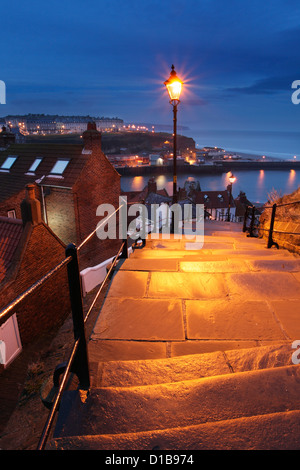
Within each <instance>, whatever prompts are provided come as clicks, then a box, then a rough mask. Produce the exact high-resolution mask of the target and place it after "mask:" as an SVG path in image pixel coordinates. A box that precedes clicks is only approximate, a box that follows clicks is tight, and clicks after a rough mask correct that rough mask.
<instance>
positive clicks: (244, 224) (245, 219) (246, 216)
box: [243, 206, 249, 232]
mask: <svg viewBox="0 0 300 470" xmlns="http://www.w3.org/2000/svg"><path fill="white" fill-rule="evenodd" d="M248 211H249V206H246V210H245V214H244V223H243V232H246V230H247V219H248Z"/></svg>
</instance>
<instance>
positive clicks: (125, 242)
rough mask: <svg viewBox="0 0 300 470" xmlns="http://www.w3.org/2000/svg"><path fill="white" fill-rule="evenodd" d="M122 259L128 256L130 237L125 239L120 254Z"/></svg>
mask: <svg viewBox="0 0 300 470" xmlns="http://www.w3.org/2000/svg"><path fill="white" fill-rule="evenodd" d="M120 258H121V259H127V258H128V237H127V238H125V239H124V240H123V249H122V253H121V256H120Z"/></svg>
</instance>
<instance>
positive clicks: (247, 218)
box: [243, 201, 300, 248]
mask: <svg viewBox="0 0 300 470" xmlns="http://www.w3.org/2000/svg"><path fill="white" fill-rule="evenodd" d="M295 204H300V201H291V202H286V203H281V204H276V203H274V204H272V205H270V206H264V207H263V210H266V209H271V210H272V212H271V217H270V226H269V228H264V227H261V225H260V224H259V215H261V213H260V212H259V211H258V210H257V208H256V207H255V206H247V207H246V211H245V215H244V223H243V232H248V236H250V237H254V236H258V232H259V231H265V232H268V244H267V248H272V246H276V248H279V245H278V243H277V242H275V241H274V240H273V234H276V233H277V234H283V235H295V236H297V235H300V233H299V232H288V231H284V230H278V229H276V230H275V229H274V224H275V218H276V211H277V208H279V207H287V206H292V205H295Z"/></svg>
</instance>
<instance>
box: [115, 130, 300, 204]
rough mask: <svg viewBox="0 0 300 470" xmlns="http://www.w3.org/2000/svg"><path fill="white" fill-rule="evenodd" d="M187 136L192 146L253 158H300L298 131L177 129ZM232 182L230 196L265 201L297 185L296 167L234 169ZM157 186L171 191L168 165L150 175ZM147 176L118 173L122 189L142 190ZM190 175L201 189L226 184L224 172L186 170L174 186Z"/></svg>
mask: <svg viewBox="0 0 300 470" xmlns="http://www.w3.org/2000/svg"><path fill="white" fill-rule="evenodd" d="M181 133H182V134H184V135H186V136H187V137H193V139H194V140H195V142H196V146H197V147H198V148H201V147H203V146H211V147H215V146H216V147H222V148H224V149H225V150H228V151H231V152H235V153H237V154H239V153H246V154H251V155H254V156H257V157H262V156H263V155H265V156H266V157H273V158H276V159H280V160H293V159H294V157H296V159H297V161H298V160H300V133H299V132H265V131H218V130H213V131H212V130H211V131H207V130H201V131H200V130H198V129H188V130H184V131H182V132H181ZM234 175H235V176H236V182H235V183H234V185H233V195H234V197H236V196H238V194H239V192H240V191H244V192H245V193H246V195H247V198H248V199H249V200H250V201H251V202H253V203H264V202H267V200H268V197H269V194H270V193H272V192H273V191H274V190H275V191H277V193H278V194H280V195H283V194H289V193H291V192H293V191H295V190H296V189H297V188H298V186H299V185H300V170H244V171H234ZM153 176H154V177H155V179H156V182H157V186H158V189H162V188H166V189H167V191H168V193H169V194H172V168H170V174H161V175H157V174H156V175H153ZM150 177H151V175H147V176H135V177H133V176H132V177H129V176H122V179H121V186H122V189H123V190H124V191H140V190H142V189H143V188H144V187H145V186H146V184H147V182H148V180H149V178H150ZM190 177H194V178H195V179H196V180H198V181H199V183H200V186H201V189H202V190H203V191H213V190H215V191H218V190H223V189H225V188H226V187H227V184H228V175H227V173H222V174H212V175H210V174H201V171H200V172H199V174H196V175H191V174H189V173H188V170H187V171H186V172H185V173H181V174H178V177H177V181H178V183H177V185H178V187H179V186H180V187H183V186H184V183H185V181H186V180H187V179H188V178H190Z"/></svg>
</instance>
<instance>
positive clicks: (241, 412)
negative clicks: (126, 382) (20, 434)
mask: <svg viewBox="0 0 300 470" xmlns="http://www.w3.org/2000/svg"><path fill="white" fill-rule="evenodd" d="M299 381H300V369H299V366H297V365H292V366H285V367H278V368H273V369H264V370H255V371H249V372H242V373H235V374H227V375H221V376H215V377H206V378H201V379H197V380H188V381H183V382H176V383H166V384H156V385H150V386H137V387H128V388H127V387H107V388H104V387H102V388H97V389H91V390H90V392H89V394H88V396H87V398H86V399H85V400H83V399H82V398H81V397H80V393H79V392H78V391H68V392H65V393H64V395H63V398H62V402H61V407H60V413H59V416H58V420H57V424H56V428H55V432H54V437H55V438H56V437H67V436H84V435H101V434H125V433H140V432H149V431H158V430H167V429H171V428H178V427H180V428H182V427H183V428H184V427H187V426H197V425H200V424H203V423H213V422H218V421H227V420H236V419H242V418H249V417H252V416H259V415H268V414H272V413H279V412H280V413H286V412H288V411H296V410H299V409H300V394H299ZM295 429H297V428H295ZM295 429H294V431H295Z"/></svg>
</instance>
